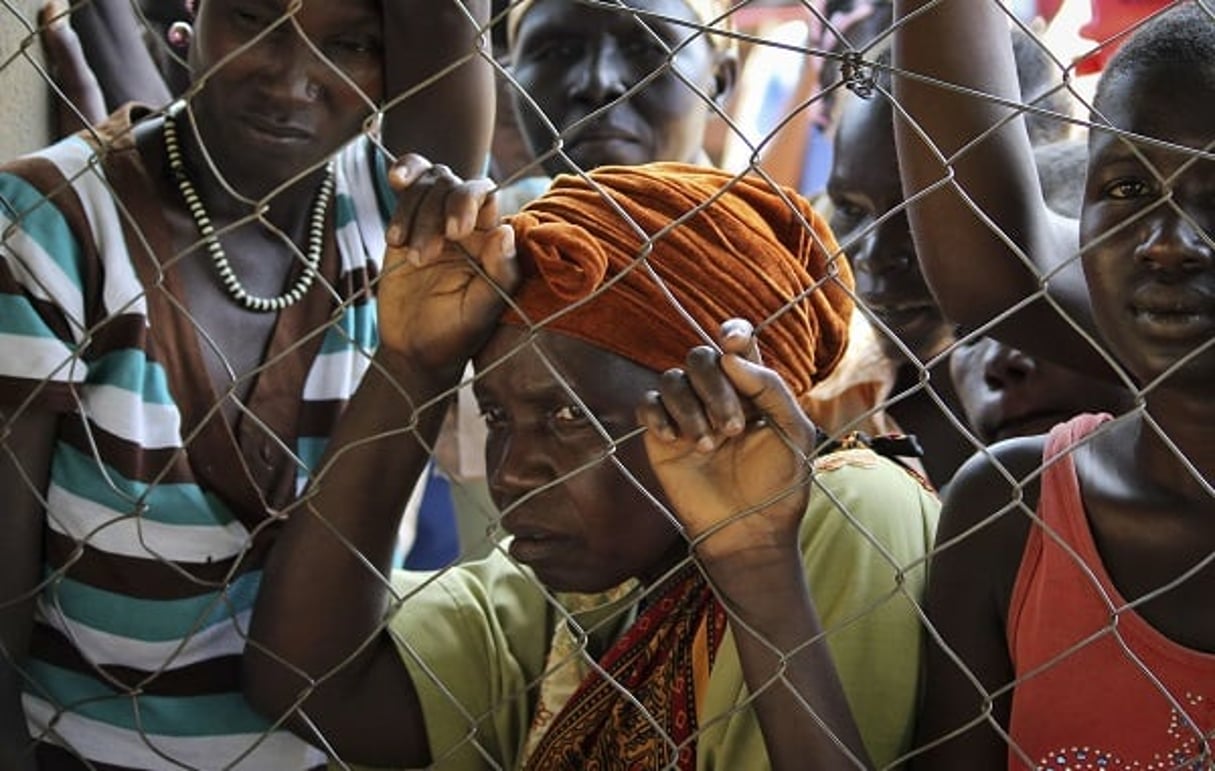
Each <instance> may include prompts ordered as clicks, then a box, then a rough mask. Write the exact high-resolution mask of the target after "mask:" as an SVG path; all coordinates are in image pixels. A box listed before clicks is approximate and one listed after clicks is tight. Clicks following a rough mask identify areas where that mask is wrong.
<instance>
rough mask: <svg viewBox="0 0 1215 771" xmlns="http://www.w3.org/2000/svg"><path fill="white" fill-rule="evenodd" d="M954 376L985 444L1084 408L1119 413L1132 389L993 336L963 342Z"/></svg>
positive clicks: (953, 362) (1035, 430) (953, 361)
mask: <svg viewBox="0 0 1215 771" xmlns="http://www.w3.org/2000/svg"><path fill="white" fill-rule="evenodd" d="M949 374H950V377H951V378H952V379H953V384H954V391H955V392H956V393H957V394H958V400H959V401H960V402H961V403H962V409H963V411H964V412H965V413H966V420H967V422H968V423H969V424H970V427H971V429H972V430H973V431H974V432H975V435H976V436H978V437H979V439H980V440H982V441H983V442H984V443H986V444H990V443H992V442H996V441H1000V440H1002V439H1009V438H1012V437H1014V436H1030V435H1032V434H1041V433H1044V432H1046V431H1048V430H1049V429H1050V428H1051V426H1054V425H1055V424H1056V423H1060V422H1062V421H1064V420H1067V419H1069V418H1071V417H1072V416H1074V415H1078V414H1080V413H1082V412H1110V413H1118V412H1121V411H1123V410H1125V409H1127V408H1128V407H1129V406H1130V402H1131V398H1130V392H1129V391H1127V390H1126V389H1124V388H1121V387H1119V386H1117V385H1114V384H1113V383H1110V382H1107V381H1105V380H1101V379H1097V378H1092V377H1088V376H1086V375H1083V374H1081V373H1079V372H1077V371H1075V370H1073V369H1068V368H1066V367H1061V366H1059V365H1058V364H1054V363H1052V362H1049V361H1045V360H1043V359H1039V358H1035V357H1033V356H1030V355H1029V354H1026V353H1023V352H1022V351H1019V350H1017V349H1016V348H1012V347H1010V346H1008V345H1005V344H1004V343H1001V342H999V341H998V340H995V339H993V338H990V337H976V338H973V339H969V340H965V341H963V342H961V343H960V344H959V345H958V347H957V348H956V349H955V350H954V351H953V353H952V354H950V357H949Z"/></svg>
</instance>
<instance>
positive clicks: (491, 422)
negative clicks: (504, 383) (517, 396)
mask: <svg viewBox="0 0 1215 771" xmlns="http://www.w3.org/2000/svg"><path fill="white" fill-rule="evenodd" d="M481 419H482V420H484V421H485V426H486V427H487V428H491V429H492V428H498V427H500V426H503V425H505V424H506V413H504V412H503V411H502V410H500V409H498V408H497V407H482V408H481Z"/></svg>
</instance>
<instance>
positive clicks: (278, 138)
mask: <svg viewBox="0 0 1215 771" xmlns="http://www.w3.org/2000/svg"><path fill="white" fill-rule="evenodd" d="M241 120H242V123H244V125H245V126H246V127H248V128H249V129H250V130H251V132H252V133H254V134H256V135H258V136H260V137H262V138H264V139H266V140H269V141H271V142H278V143H284V144H297V143H303V142H309V141H311V140H312V137H313V132H312V131H310V130H309V129H308V128H307V127H305V126H302V125H300V124H298V123H287V122H283V121H278V120H274V119H273V118H269V117H266V116H263V115H257V114H246V115H245V116H243V118H242V119H241Z"/></svg>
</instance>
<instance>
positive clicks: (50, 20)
mask: <svg viewBox="0 0 1215 771" xmlns="http://www.w3.org/2000/svg"><path fill="white" fill-rule="evenodd" d="M42 10H43V13H44V14H45V16H44V18H45V19H46V26H47V27H49V28H51V29H62V28H63V27H64V26H66V25H67V23H68V20H67V10H68V8H67V4H66V3H64V2H62V0H50V1H49V2H48V3H47V4H46V5H44V6H43V7H42Z"/></svg>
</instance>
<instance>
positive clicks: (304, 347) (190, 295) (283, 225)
mask: <svg viewBox="0 0 1215 771" xmlns="http://www.w3.org/2000/svg"><path fill="white" fill-rule="evenodd" d="M288 5H289V3H287V2H286V1H285V0H205V2H202V3H201V5H200V7H199V8H198V11H197V18H196V20H195V22H196V23H195V34H194V36H193V39H192V41H191V44H190V53H189V63H190V65H191V70H192V72H193V73H195V75H196V82H195V86H196V89H195V90H194V91H192V92H191V96H190V97H189V101H188V103H187V104H186V105H184V106H182V107H179V108H175V109H173V110H170V111H169V112H168V113H167V114H166V115H160V114H151V113H149V112H148V111H147V110H142V109H140V108H134V107H130V108H125V109H123V110H121V111H119V112H118V113H116V114H115V115H114V116H112V117H111V118H110V119H109V120H108V121H107V122H106V123H105V124H103V125H102V126H99V127H98V129H97V131H96V132H95V133H90V134H82V135H80V136H77V137H73V138H70V139H68V140H65V141H64V142H61V143H59V144H57V145H55V146H53V147H50V148H48V149H46V150H43V151H41V152H39V153H35V154H34V155H32V156H30V157H27V158H23V159H19V160H18V161H15V162H13V163H11V164H8V165H6V166H4V167H3V168H2V169H0V234H2V235H0V443H2V449H3V453H0V489H2V490H4V495H3V503H2V504H0V512H2V514H0V517H2V520H0V521H2V522H3V527H4V531H3V532H4V536H3V538H0V645H2V651H3V655H2V656H0V767H2V768H5V769H9V768H17V769H28V768H41V769H44V771H45V769H60V768H81V767H87V768H102V769H111V768H157V769H159V768H166V769H167V768H174V769H179V768H183V767H184V768H228V767H239V768H241V769H274V770H277V769H288V768H307V767H313V766H317V765H321V764H323V763H324V762H325V756H324V754H323V753H321V752H320V751H318V750H317V749H315V748H312V747H310V746H308V745H307V744H305V743H304V742H303V741H301V740H299V739H296V738H294V737H292V736H291V735H290V734H288V733H286V732H285V731H277V730H273V728H272V727H271V726H270V725H269V724H268V723H266V722H265V721H264V720H262V719H261V718H259V717H258V716H256V715H255V714H254V713H253V712H252V710H251V709H250V708H249V707H248V706H247V705H246V704H245V702H244V700H243V698H242V697H241V696H240V693H239V683H238V680H237V678H238V675H239V655H240V652H241V650H242V649H243V647H244V642H245V630H246V628H247V623H248V615H249V610H250V608H251V607H252V604H253V599H254V597H255V595H256V592H257V588H258V583H259V579H260V575H261V565H262V562H263V560H264V557H265V554H266V552H267V549H268V548H269V547H270V545H271V543H272V541H273V537H274V532H275V529H276V528H275V521H276V518H277V517H278V516H280V515H283V514H289V513H291V512H292V511H293V510H294V509H295V508H296V505H297V496H298V495H299V493H300V492H301V491H302V490H304V489H305V488H307V486H308V485H309V484H310V483H312V482H313V471H314V468H315V464H316V463H317V462H318V460H319V459H320V458H321V456H322V454H323V452H324V451H325V449H326V446H327V444H328V443H329V440H330V438H331V436H332V435H333V433H334V431H335V430H336V428H335V427H336V426H337V425H338V424H339V422H340V421H339V416H340V415H341V414H342V412H343V407H344V405H345V403H346V401H347V400H348V399H349V398H350V397H351V396H352V395H353V394H354V392H355V390H356V389H357V388H358V387H359V385H360V383H361V382H362V380H363V375H364V373H365V372H366V371H367V370H368V369H369V368H373V367H374V368H379V369H380V370H381V371H385V372H386V373H388V374H393V370H392V368H391V366H390V364H391V363H389V364H384V363H383V362H380V361H379V358H378V357H377V356H376V350H377V344H378V341H379V331H378V325H377V313H378V312H377V302H376V298H375V289H376V286H375V281H376V279H377V276H378V274H379V270H380V259H381V256H382V254H383V250H384V235H383V229H384V227H385V225H386V223H387V222H388V220H389V217H390V215H391V213H392V211H393V207H394V206H395V205H396V202H395V200H394V197H393V193H392V191H391V190H390V189H389V187H388V185H387V179H388V177H389V174H388V169H387V165H386V163H385V161H384V156H385V154H384V153H382V152H378V151H377V150H376V149H375V147H374V146H373V143H372V142H371V141H368V140H367V139H366V138H360V139H358V140H357V141H353V142H352V141H351V140H353V139H355V138H356V137H359V134H360V130H361V129H362V127H363V126H364V124H365V121H366V119H367V118H368V117H369V116H370V115H371V114H372V112H373V109H374V108H375V107H376V106H377V105H380V104H384V103H387V102H388V101H389V96H390V95H394V94H397V93H401V92H404V90H405V89H406V88H407V87H409V86H411V85H413V84H414V82H416V81H417V80H418V79H420V78H421V77H423V76H426V75H430V74H431V73H433V72H437V71H441V70H442V69H443V68H444V67H445V66H447V65H448V64H450V63H451V62H447V61H442V60H440V59H439V55H438V54H437V53H436V52H439V51H442V52H443V54H442V56H444V57H448V56H450V57H452V61H455V60H456V59H458V58H459V57H464V56H468V54H469V52H471V51H472V50H473V48H472V46H473V43H474V39H475V32H474V31H473V30H474V26H473V24H472V23H471V21H472V20H473V19H476V18H480V22H478V23H484V21H485V19H486V18H487V17H488V14H487V8H486V7H482V6H488V2H481V0H467V2H466V3H465V4H461V3H460V2H451V3H449V4H444V6H443V8H439V7H438V6H437V5H434V6H433V7H432V5H433V4H430V3H428V4H427V11H426V13H425V14H420V13H417V12H416V11H417V9H411V6H413V5H417V3H412V2H405V3H399V2H398V3H384V4H381V2H380V0H357V1H355V2H349V3H341V4H338V3H305V4H304V5H303V6H302V7H300V8H298V9H295V8H293V9H288ZM448 6H450V7H448ZM289 10H290V11H291V12H290V14H288V11H289ZM285 14H286V15H285ZM389 52H396V53H393V54H391V55H390V53H389ZM452 52H457V53H455V54H453V53H452ZM473 61H476V60H475V59H473ZM487 74H488V71H487V70H486V69H485V68H484V67H481V66H480V65H479V64H471V65H469V66H463V67H459V68H456V69H455V70H453V73H452V74H451V75H450V76H449V77H450V78H451V80H450V85H449V84H448V82H445V83H444V84H443V86H442V88H440V89H429V90H427V91H423V92H421V94H420V95H414V96H411V97H410V99H409V100H408V102H407V107H405V108H403V109H401V110H394V111H391V112H390V117H389V118H388V120H387V121H386V123H385V128H384V133H383V139H384V143H385V145H386V146H387V147H388V148H389V149H392V148H396V149H402V148H409V149H417V150H421V151H424V152H426V153H428V154H430V155H432V156H433V157H437V158H444V159H448V160H450V161H451V162H452V164H453V166H455V167H456V168H458V169H460V170H461V171H462V172H463V173H470V172H472V171H475V170H476V169H477V168H479V165H480V163H481V160H482V159H483V157H484V153H485V149H486V146H487V144H488V126H489V111H490V108H491V107H492V102H491V101H489V100H487V99H485V98H483V95H484V94H485V93H486V92H487V90H488V88H489V81H488V77H487ZM201 75H205V77H197V76H201ZM402 113H405V114H404V115H402ZM411 116H416V117H412V119H411ZM440 127H441V128H442V131H440V130H438V129H439V128H440ZM394 173H398V174H399V172H394ZM258 298H261V299H260V300H259V299H258ZM372 379H375V380H376V381H377V384H376V385H377V387H379V388H380V389H381V390H383V389H386V388H387V386H386V383H387V380H386V379H385V378H369V380H372ZM380 396H381V398H384V402H385V403H384V407H385V410H388V411H393V410H395V411H396V412H398V413H400V412H408V405H406V404H405V402H404V401H402V400H401V397H400V395H399V394H397V395H396V400H397V403H396V404H392V403H389V401H388V399H387V398H385V397H383V394H380ZM370 428H371V427H370V426H367V425H359V426H354V427H351V428H349V429H347V433H348V434H358V433H359V432H361V431H366V430H369V429H370ZM389 460H390V459H384V463H385V468H387V467H388V461H389ZM388 487H389V488H390V489H388V490H385V489H369V490H365V491H363V492H362V493H361V494H362V495H365V496H367V497H368V498H371V497H375V498H376V499H377V500H380V501H383V500H384V498H385V497H387V498H388V499H390V500H391V499H393V498H394V496H395V497H401V498H402V500H401V501H400V502H399V503H400V504H401V505H403V504H404V500H403V498H404V496H405V495H407V494H408V492H409V491H408V490H404V491H403V492H401V491H398V490H396V489H395V488H392V487H391V486H388ZM351 503H352V505H358V503H359V501H358V500H357V498H352V500H351Z"/></svg>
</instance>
